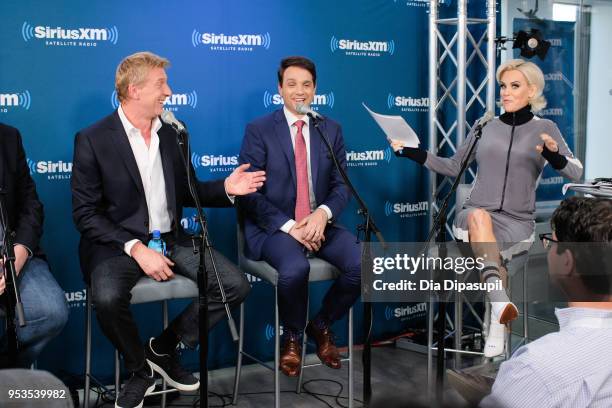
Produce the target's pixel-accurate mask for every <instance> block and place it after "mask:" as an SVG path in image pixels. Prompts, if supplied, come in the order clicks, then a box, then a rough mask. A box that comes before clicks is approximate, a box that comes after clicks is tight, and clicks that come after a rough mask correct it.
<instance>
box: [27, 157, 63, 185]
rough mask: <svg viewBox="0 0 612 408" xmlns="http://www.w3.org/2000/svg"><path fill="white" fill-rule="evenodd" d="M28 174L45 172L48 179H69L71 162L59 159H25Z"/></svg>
mask: <svg viewBox="0 0 612 408" xmlns="http://www.w3.org/2000/svg"><path fill="white" fill-rule="evenodd" d="M26 161H27V163H28V167H29V168H30V174H31V175H34V174H45V175H46V176H47V179H48V180H64V179H69V178H70V174H71V173H72V163H71V162H64V161H62V160H60V161H56V162H54V161H50V160H49V161H38V162H37V161H34V160H32V159H29V158H28V159H26Z"/></svg>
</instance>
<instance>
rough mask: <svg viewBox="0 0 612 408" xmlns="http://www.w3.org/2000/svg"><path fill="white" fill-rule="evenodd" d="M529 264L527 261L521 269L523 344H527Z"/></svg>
mask: <svg viewBox="0 0 612 408" xmlns="http://www.w3.org/2000/svg"><path fill="white" fill-rule="evenodd" d="M528 263H529V259H527V261H525V266H524V267H523V337H524V341H525V343H524V344H527V343H528V342H529V308H528V306H529V301H528V300H527V264H528Z"/></svg>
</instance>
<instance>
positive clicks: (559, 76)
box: [544, 71, 563, 81]
mask: <svg viewBox="0 0 612 408" xmlns="http://www.w3.org/2000/svg"><path fill="white" fill-rule="evenodd" d="M544 79H545V80H546V81H563V73H562V72H561V71H557V72H550V73H548V74H544Z"/></svg>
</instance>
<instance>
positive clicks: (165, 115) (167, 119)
mask: <svg viewBox="0 0 612 408" xmlns="http://www.w3.org/2000/svg"><path fill="white" fill-rule="evenodd" d="M161 120H162V122H164V123H166V124H168V125H170V126H172V127H173V128H174V130H176V132H177V133H184V132H185V131H186V129H185V126H183V124H182V123H181V122H180V121H179V120H178V119H177V118H176V117H175V116H174V113H172V112H170V111H169V110H164V111H162V114H161Z"/></svg>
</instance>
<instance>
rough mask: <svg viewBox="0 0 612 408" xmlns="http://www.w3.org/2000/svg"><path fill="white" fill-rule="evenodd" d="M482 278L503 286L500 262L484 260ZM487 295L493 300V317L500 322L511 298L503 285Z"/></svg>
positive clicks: (486, 281)
mask: <svg viewBox="0 0 612 408" xmlns="http://www.w3.org/2000/svg"><path fill="white" fill-rule="evenodd" d="M482 280H483V282H485V283H488V284H492V285H496V286H498V287H502V279H501V275H500V274H499V264H497V263H496V262H491V261H487V262H484V267H483V268H482ZM487 295H488V297H489V300H490V301H491V314H492V316H491V317H492V318H494V319H495V321H496V322H498V323H499V316H500V315H501V313H502V312H503V310H504V308H505V307H506V305H507V304H508V303H510V298H509V297H508V294H507V293H506V290H505V289H503V287H502V289H497V290H492V291H490V292H488V293H487Z"/></svg>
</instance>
